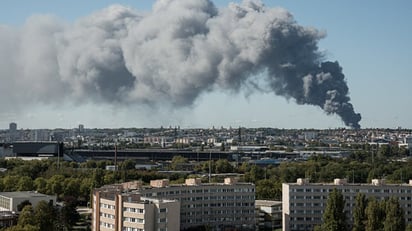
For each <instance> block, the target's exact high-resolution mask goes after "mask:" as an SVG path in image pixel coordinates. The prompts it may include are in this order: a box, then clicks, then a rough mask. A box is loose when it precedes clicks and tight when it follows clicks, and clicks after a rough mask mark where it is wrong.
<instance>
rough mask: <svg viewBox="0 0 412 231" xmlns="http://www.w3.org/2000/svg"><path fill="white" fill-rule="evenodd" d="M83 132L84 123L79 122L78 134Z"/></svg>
mask: <svg viewBox="0 0 412 231" xmlns="http://www.w3.org/2000/svg"><path fill="white" fill-rule="evenodd" d="M83 132H84V125H83V124H79V134H82V133H83Z"/></svg>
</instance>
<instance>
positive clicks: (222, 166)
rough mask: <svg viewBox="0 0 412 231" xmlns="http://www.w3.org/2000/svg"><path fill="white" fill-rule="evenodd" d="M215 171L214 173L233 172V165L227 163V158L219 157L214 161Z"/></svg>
mask: <svg viewBox="0 0 412 231" xmlns="http://www.w3.org/2000/svg"><path fill="white" fill-rule="evenodd" d="M215 172H216V173H228V172H233V166H232V165H231V164H230V163H229V161H228V160H225V159H219V160H217V161H216V163H215Z"/></svg>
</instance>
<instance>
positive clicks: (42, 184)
mask: <svg viewBox="0 0 412 231" xmlns="http://www.w3.org/2000/svg"><path fill="white" fill-rule="evenodd" d="M33 184H34V188H35V189H36V191H38V192H40V193H46V191H47V180H46V179H44V178H43V177H37V178H36V179H35V180H34V183H33Z"/></svg>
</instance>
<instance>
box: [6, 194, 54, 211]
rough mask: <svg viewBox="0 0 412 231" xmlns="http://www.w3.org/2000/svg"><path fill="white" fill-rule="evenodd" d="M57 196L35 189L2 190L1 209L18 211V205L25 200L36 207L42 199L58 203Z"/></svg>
mask: <svg viewBox="0 0 412 231" xmlns="http://www.w3.org/2000/svg"><path fill="white" fill-rule="evenodd" d="M56 199H57V198H56V196H50V195H46V194H42V193H38V192H34V191H24V192H0V211H17V206H18V205H19V204H20V203H22V202H23V201H26V200H27V201H30V203H31V204H32V205H33V207H35V206H36V205H37V203H39V202H40V201H46V202H50V201H51V202H52V203H53V205H55V204H56Z"/></svg>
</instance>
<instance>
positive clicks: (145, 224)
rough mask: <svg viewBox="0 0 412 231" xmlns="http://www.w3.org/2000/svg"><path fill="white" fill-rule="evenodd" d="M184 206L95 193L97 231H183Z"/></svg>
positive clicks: (113, 192)
mask: <svg viewBox="0 0 412 231" xmlns="http://www.w3.org/2000/svg"><path fill="white" fill-rule="evenodd" d="M179 214H180V204H179V202H178V201H175V200H157V199H152V198H144V197H140V195H139V194H135V193H123V192H121V190H117V189H116V188H101V189H97V190H95V191H94V193H93V212H92V230H93V231H109V230H111V231H112V230H115V231H166V230H167V231H179V230H180V223H179Z"/></svg>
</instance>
